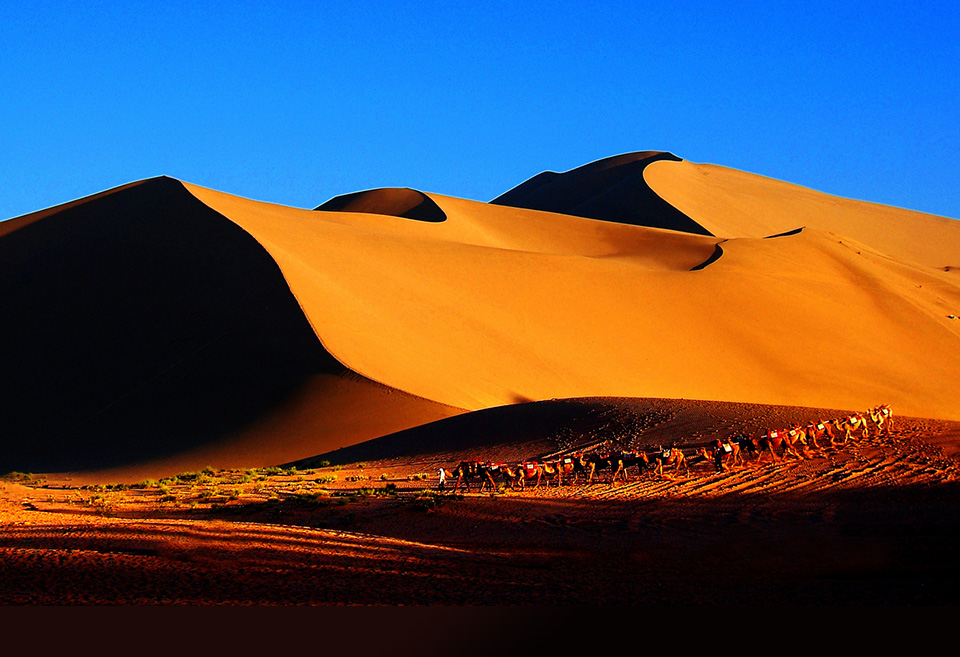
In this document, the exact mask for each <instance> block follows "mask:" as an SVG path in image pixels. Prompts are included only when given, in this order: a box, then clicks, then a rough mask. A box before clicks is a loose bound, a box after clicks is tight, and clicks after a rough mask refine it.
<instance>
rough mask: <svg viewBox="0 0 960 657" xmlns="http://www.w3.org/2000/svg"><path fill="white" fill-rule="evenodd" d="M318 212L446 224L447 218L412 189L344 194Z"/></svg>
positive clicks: (319, 208)
mask: <svg viewBox="0 0 960 657" xmlns="http://www.w3.org/2000/svg"><path fill="white" fill-rule="evenodd" d="M317 210H324V211H328V212H331V211H332V212H365V213H367V214H386V215H391V216H394V217H406V218H407V219H418V220H420V221H443V220H444V219H446V218H447V216H446V215H445V214H444V213H443V210H441V209H440V207H439V206H438V205H437V204H436V203H434V202H433V200H432V199H431V198H430V197H429V196H427V195H426V194H423V193H422V192H418V191H417V190H415V189H409V188H404V189H398V188H385V189H371V190H368V191H365V192H355V193H353V194H344V195H343V196H337V197H334V198H332V199H330V200H329V201H327V202H326V203H324V204H323V205H321V206H319V207H318V208H317Z"/></svg>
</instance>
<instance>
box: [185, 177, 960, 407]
mask: <svg viewBox="0 0 960 657" xmlns="http://www.w3.org/2000/svg"><path fill="white" fill-rule="evenodd" d="M187 187H188V189H190V190H191V192H192V193H194V194H195V195H196V196H197V197H198V198H199V199H201V200H202V201H203V202H204V203H205V204H207V205H208V206H210V207H212V208H214V209H216V210H217V211H218V212H220V213H221V214H223V215H224V216H226V217H228V218H230V219H231V220H233V221H235V222H236V223H238V224H239V225H241V226H242V227H243V228H244V229H245V230H247V231H248V232H250V234H251V235H253V236H254V237H255V238H256V239H257V241H258V242H260V244H262V245H263V246H264V248H266V249H267V250H268V251H269V252H270V253H271V255H273V256H274V258H275V260H276V261H277V263H278V264H279V266H280V268H281V270H282V271H283V274H284V276H285V278H286V280H287V282H288V283H289V285H290V288H291V290H292V291H293V293H294V295H295V296H296V298H297V300H298V302H299V303H300V305H301V306H302V307H303V309H304V312H305V313H306V315H307V317H308V318H309V319H310V322H311V324H312V326H313V327H314V329H315V330H316V332H317V334H318V335H319V336H320V338H321V340H322V342H323V344H324V345H325V346H326V348H327V349H328V351H329V352H330V353H332V354H334V355H335V356H336V357H337V359H338V360H340V361H341V362H343V363H344V364H346V365H347V366H348V367H349V368H351V369H352V370H354V371H356V372H358V373H360V374H362V375H364V376H366V377H368V378H371V379H373V380H375V381H379V382H381V383H384V384H386V385H389V386H390V387H393V388H398V389H400V390H404V391H406V392H409V393H412V394H415V395H418V396H420V397H424V398H427V399H432V400H436V401H440V402H442V403H444V404H447V405H450V406H454V407H458V408H466V409H481V408H485V407H489V406H496V405H500V404H508V403H514V402H518V401H527V400H542V399H549V398H563V397H580V396H628V397H668V398H687V399H691V398H692V399H714V400H719V401H739V402H754V403H766V404H783V405H791V406H808V407H821V408H853V409H857V408H866V407H868V406H872V405H876V404H878V403H884V402H885V403H890V404H892V405H893V406H894V407H895V408H896V409H898V412H900V413H906V414H911V415H916V416H922V417H938V418H945V419H951V418H953V419H956V418H960V400H958V399H957V397H956V395H955V394H954V392H953V390H952V387H951V386H950V385H948V384H947V382H949V381H953V380H954V379H955V373H956V372H957V371H960V322H958V321H956V320H951V319H949V317H948V315H950V314H954V315H957V314H960V285H958V281H957V278H956V275H955V273H950V272H945V271H942V270H936V269H933V268H929V267H923V266H921V265H917V264H915V263H911V262H909V261H900V260H898V259H896V258H891V257H890V256H889V255H888V254H886V253H882V252H880V251H877V250H876V249H872V248H870V247H868V246H867V245H865V244H862V243H859V242H857V241H856V240H852V239H847V238H843V239H839V238H838V237H837V235H835V234H833V233H830V232H825V231H823V230H816V229H812V228H808V229H805V230H803V231H801V232H799V233H797V232H794V233H792V234H788V235H784V236H781V237H778V238H776V239H760V238H750V237H741V238H736V239H726V240H722V239H720V238H714V237H708V236H698V235H690V234H684V233H680V232H676V231H667V230H658V229H653V228H647V227H640V226H632V225H626V224H617V223H609V222H600V221H594V220H590V219H584V218H580V217H572V216H564V215H559V214H552V213H547V212H538V211H532V210H525V209H518V208H514V207H508V206H500V205H494V204H483V203H476V202H472V201H465V200H462V199H454V198H450V197H444V196H440V195H437V194H430V195H429V196H430V198H432V199H433V200H434V201H435V202H436V203H437V205H438V206H439V207H440V208H441V209H442V210H443V212H444V214H445V215H446V216H447V220H446V221H444V222H441V223H425V222H420V221H410V220H407V219H403V218H398V217H393V216H384V215H371V214H364V213H338V212H322V213H320V212H312V211H308V210H296V209H292V208H286V207H282V206H277V205H271V204H266V203H258V202H253V201H248V200H245V199H240V198H237V197H234V196H231V195H228V194H223V193H221V192H215V191H212V190H206V189H203V188H200V187H196V186H193V185H187ZM771 232H775V231H771ZM919 237H920V236H919V235H918V238H919ZM718 244H722V247H721V248H720V249H717V245H718ZM698 265H703V266H702V267H700V268H698ZM693 269H695V270H694V271H691V270H693Z"/></svg>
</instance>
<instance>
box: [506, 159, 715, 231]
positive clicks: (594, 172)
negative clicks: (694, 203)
mask: <svg viewBox="0 0 960 657" xmlns="http://www.w3.org/2000/svg"><path fill="white" fill-rule="evenodd" d="M660 161H680V158H678V157H677V156H676V155H674V154H673V153H663V152H659V151H643V152H639V153H625V154H623V155H616V156H614V157H608V158H604V159H602V160H598V161H596V162H591V163H590V164H585V165H583V166H581V167H577V168H576V169H572V170H570V171H567V172H565V173H554V172H553V171H545V172H543V173H540V174H538V175H536V176H534V177H533V178H531V179H530V180H527V181H526V182H524V183H521V184H520V185H518V186H516V187H514V188H513V189H511V190H510V191H508V192H506V193H504V194H501V195H500V196H498V197H497V198H495V199H493V200H492V201H490V203H492V204H494V205H510V206H513V207H518V208H527V209H531V210H545V211H548V212H557V213H561V214H569V215H574V216H577V217H585V218H588V219H600V220H602V221H615V222H618V223H625V224H633V225H636V226H648V227H651V228H666V229H668V230H677V231H683V232H685V233H694V234H697V235H713V234H714V233H711V232H710V231H708V230H707V229H706V228H704V227H703V226H701V225H700V224H698V223H697V222H695V221H694V220H692V219H691V218H690V217H688V216H686V215H685V214H683V212H682V211H680V210H678V209H677V208H676V207H674V206H672V205H670V204H669V203H667V202H665V201H664V200H663V199H662V198H660V196H658V195H657V194H656V192H654V191H653V190H652V189H651V188H650V186H649V185H647V183H646V182H645V180H644V171H645V170H646V168H647V167H648V166H650V165H651V164H653V163H655V162H660Z"/></svg>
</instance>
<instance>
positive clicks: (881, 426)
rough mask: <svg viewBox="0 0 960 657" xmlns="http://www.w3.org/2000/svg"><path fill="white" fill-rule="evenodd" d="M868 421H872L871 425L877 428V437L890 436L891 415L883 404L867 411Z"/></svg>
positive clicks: (891, 426)
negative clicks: (881, 435)
mask: <svg viewBox="0 0 960 657" xmlns="http://www.w3.org/2000/svg"><path fill="white" fill-rule="evenodd" d="M868 414H869V415H870V419H871V420H873V424H874V425H875V426H876V427H877V435H880V434H881V433H882V434H885V435H887V436H889V435H890V429H892V428H893V413H891V412H890V407H889V406H887V405H886V404H884V405H883V406H877V407H876V408H874V409H871V410H870V411H868Z"/></svg>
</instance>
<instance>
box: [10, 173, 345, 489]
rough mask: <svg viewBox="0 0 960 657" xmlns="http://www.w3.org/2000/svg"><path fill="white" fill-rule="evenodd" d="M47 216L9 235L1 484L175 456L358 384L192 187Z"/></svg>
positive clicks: (155, 188)
mask: <svg viewBox="0 0 960 657" xmlns="http://www.w3.org/2000/svg"><path fill="white" fill-rule="evenodd" d="M42 214H43V216H42V217H40V218H39V219H38V218H37V217H35V216H32V215H27V216H25V217H21V218H19V219H15V220H12V221H14V222H16V223H17V226H15V227H14V228H15V230H12V231H8V232H7V233H6V234H4V235H3V236H2V237H0V418H2V423H3V425H2V432H0V471H4V472H6V471H11V470H19V471H31V472H39V471H45V472H51V471H65V470H83V469H91V468H105V467H113V466H119V465H124V464H127V463H131V462H137V461H142V460H144V459H150V458H159V457H163V456H167V455H170V454H175V453H178V452H180V451H182V450H185V449H189V448H193V447H198V446H200V445H203V444H206V443H208V442H212V441H215V440H216V439H217V438H219V437H221V436H223V435H225V434H228V433H230V432H232V431H234V430H237V429H239V428H241V427H244V426H246V425H247V424H249V423H250V422H252V421H254V420H256V419H257V418H259V417H261V416H262V415H263V414H264V413H266V412H268V411H269V410H270V409H272V408H273V407H274V406H275V405H276V404H279V403H281V402H283V401H284V400H286V399H287V398H288V397H289V395H290V394H291V393H293V392H294V391H296V390H297V389H298V388H299V386H300V385H301V384H302V383H303V382H305V381H306V380H307V379H308V378H309V377H311V376H313V375H315V374H320V373H338V374H339V373H342V372H343V371H344V367H343V366H342V365H341V364H340V363H338V362H337V361H336V360H335V359H334V358H333V357H332V356H330V355H329V354H328V353H327V352H326V351H325V350H324V349H323V347H322V346H321V344H320V341H319V340H318V339H317V337H316V335H315V334H314V332H313V330H312V328H311V327H310V325H309V323H308V322H307V320H306V318H305V317H304V315H303V312H302V311H301V309H300V307H299V305H298V304H297V301H296V299H295V298H294V297H293V295H292V293H291V292H290V289H289V287H288V286H287V283H286V281H285V279H284V278H283V276H282V274H281V273H280V270H279V268H278V267H277V265H276V263H275V262H274V261H273V259H272V258H271V257H270V256H269V254H268V253H267V252H266V251H265V250H264V249H263V247H261V246H260V244H259V243H258V242H257V241H256V240H254V239H253V238H252V237H251V236H250V235H249V234H247V233H246V232H245V231H243V230H242V229H241V228H239V227H238V226H237V225H235V224H234V223H232V222H231V221H229V220H227V219H226V218H225V217H223V216H222V215H220V214H218V213H217V212H215V211H214V210H212V209H210V208H209V207H207V206H206V205H204V204H203V203H201V202H200V201H199V200H197V199H196V198H195V197H194V196H193V195H191V194H190V193H189V192H188V191H187V190H186V188H184V186H183V185H182V184H181V183H180V182H178V181H176V180H173V179H171V178H165V177H163V178H154V179H150V180H147V181H144V182H142V183H138V184H133V185H127V186H125V187H123V188H119V189H118V190H115V191H113V192H107V193H103V194H99V195H97V196H96V197H93V198H91V199H90V200H87V201H86V202H84V201H83V200H81V201H75V202H73V203H70V204H68V205H66V206H63V207H61V208H54V209H51V210H45V211H43V213H42Z"/></svg>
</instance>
